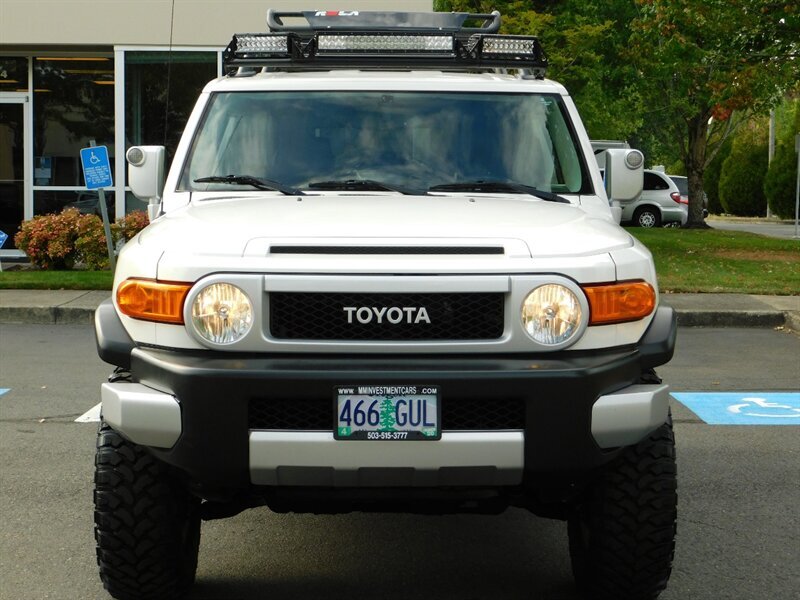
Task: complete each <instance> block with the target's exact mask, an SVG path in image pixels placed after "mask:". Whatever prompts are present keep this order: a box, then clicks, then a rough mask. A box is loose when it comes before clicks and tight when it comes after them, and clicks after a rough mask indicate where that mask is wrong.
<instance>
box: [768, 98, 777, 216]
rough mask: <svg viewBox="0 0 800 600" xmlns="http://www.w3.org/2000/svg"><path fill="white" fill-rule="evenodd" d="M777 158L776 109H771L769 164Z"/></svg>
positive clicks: (770, 212)
mask: <svg viewBox="0 0 800 600" xmlns="http://www.w3.org/2000/svg"><path fill="white" fill-rule="evenodd" d="M773 158H775V110H771V111H769V150H768V154H767V165H771V164H772V159H773ZM771 216H772V211H771V210H770V209H769V200H767V218H768V219H769V218H770V217H771Z"/></svg>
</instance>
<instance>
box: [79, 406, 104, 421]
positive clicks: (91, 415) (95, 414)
mask: <svg viewBox="0 0 800 600" xmlns="http://www.w3.org/2000/svg"><path fill="white" fill-rule="evenodd" d="M102 406H103V404H102V403H98V404H97V406H93V407H92V408H90V409H89V410H87V411H86V412H85V413H83V414H82V415H81V416H80V417H78V418H77V419H75V422H76V423H99V422H100V408H101V407H102Z"/></svg>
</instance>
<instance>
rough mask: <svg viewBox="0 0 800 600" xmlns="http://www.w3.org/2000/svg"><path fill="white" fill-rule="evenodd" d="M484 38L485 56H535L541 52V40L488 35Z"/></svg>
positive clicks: (483, 49)
mask: <svg viewBox="0 0 800 600" xmlns="http://www.w3.org/2000/svg"><path fill="white" fill-rule="evenodd" d="M482 38H483V48H482V52H483V54H490V55H498V54H500V55H515V56H518V55H528V56H535V55H536V54H537V53H538V52H539V40H538V39H537V38H535V37H523V36H514V37H510V36H509V37H504V36H499V35H498V36H489V35H486V36H482Z"/></svg>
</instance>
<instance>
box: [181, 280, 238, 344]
mask: <svg viewBox="0 0 800 600" xmlns="http://www.w3.org/2000/svg"><path fill="white" fill-rule="evenodd" d="M252 325H253V305H252V303H251V302H250V299H249V298H248V297H247V295H246V294H245V293H244V292H243V291H242V290H240V289H239V288H238V287H236V286H235V285H231V284H229V283H212V284H211V285H209V286H208V287H206V288H204V289H203V290H201V291H200V293H199V294H197V296H196V297H195V299H194V302H193V303H192V326H193V327H194V330H195V331H196V332H197V333H198V334H199V335H200V337H202V338H203V339H206V340H208V341H209V342H213V343H214V344H232V343H234V342H237V341H239V340H240V339H242V338H243V337H244V336H245V335H247V332H248V331H250V327H252Z"/></svg>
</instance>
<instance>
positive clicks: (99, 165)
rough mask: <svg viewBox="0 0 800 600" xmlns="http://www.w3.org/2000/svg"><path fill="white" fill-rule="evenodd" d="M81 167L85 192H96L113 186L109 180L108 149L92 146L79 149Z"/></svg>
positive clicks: (109, 163)
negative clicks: (84, 181)
mask: <svg viewBox="0 0 800 600" xmlns="http://www.w3.org/2000/svg"><path fill="white" fill-rule="evenodd" d="M81 167H83V178H84V179H85V180H86V189H87V190H98V189H101V188H109V187H113V186H114V182H113V181H112V179H111V162H110V161H109V160H108V148H106V147H105V146H92V147H90V148H83V149H81Z"/></svg>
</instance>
